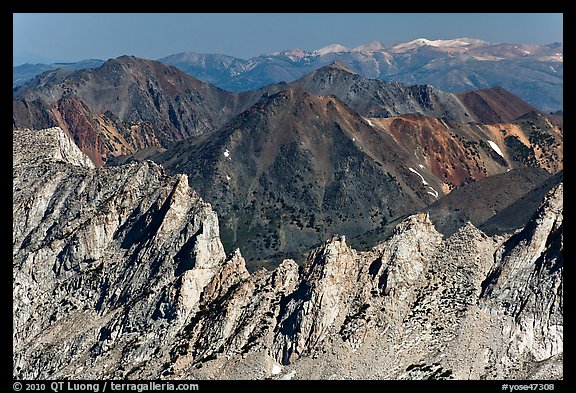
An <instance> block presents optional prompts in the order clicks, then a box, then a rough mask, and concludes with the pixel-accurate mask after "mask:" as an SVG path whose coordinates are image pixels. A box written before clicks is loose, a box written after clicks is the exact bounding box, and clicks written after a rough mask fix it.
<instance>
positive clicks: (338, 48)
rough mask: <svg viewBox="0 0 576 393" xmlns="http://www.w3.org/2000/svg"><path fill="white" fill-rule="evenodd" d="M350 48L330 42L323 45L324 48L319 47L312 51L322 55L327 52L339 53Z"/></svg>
mask: <svg viewBox="0 0 576 393" xmlns="http://www.w3.org/2000/svg"><path fill="white" fill-rule="evenodd" d="M349 51H350V49H348V48H346V47H345V46H342V45H340V44H332V45H328V46H325V47H324V48H320V49H318V50H315V51H314V54H316V55H319V56H324V55H327V54H328V53H341V52H349Z"/></svg>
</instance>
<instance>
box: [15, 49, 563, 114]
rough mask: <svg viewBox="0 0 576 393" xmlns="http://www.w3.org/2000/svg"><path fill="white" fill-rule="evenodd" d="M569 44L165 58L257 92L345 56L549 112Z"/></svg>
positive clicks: (382, 72)
mask: <svg viewBox="0 0 576 393" xmlns="http://www.w3.org/2000/svg"><path fill="white" fill-rule="evenodd" d="M563 51H564V46H563V44H562V43H552V44H549V45H530V44H506V43H489V42H486V41H482V40H478V39H471V38H458V39H452V40H428V39H416V40H413V41H410V42H402V43H397V44H394V45H385V44H383V43H381V42H378V41H374V42H371V43H369V44H365V45H359V46H358V47H356V48H346V47H344V46H342V45H337V44H335V45H328V46H326V47H324V48H321V49H318V50H315V51H311V52H308V51H304V50H300V49H289V50H284V51H280V52H276V53H270V54H264V55H260V56H257V57H253V58H250V59H239V58H235V57H232V56H227V55H222V54H198V53H189V52H187V53H178V54H174V55H170V56H167V57H165V58H162V59H159V61H160V62H162V63H164V64H167V65H172V66H175V67H177V68H179V69H180V70H182V71H184V72H186V73H187V74H189V75H190V76H192V77H194V78H197V79H200V80H202V81H204V82H207V83H210V84H213V85H215V86H218V87H220V88H222V89H225V90H229V91H235V92H240V91H250V90H255V89H258V88H261V87H264V86H266V85H270V84H275V83H278V82H281V81H285V82H292V81H294V80H296V79H299V78H301V77H303V76H305V75H306V74H309V73H310V72H312V71H314V70H316V69H319V68H321V67H324V66H326V65H329V64H330V63H332V62H333V61H340V62H342V63H343V64H345V65H346V66H347V67H349V68H350V69H351V70H354V71H355V72H357V73H358V74H360V75H362V76H364V77H367V78H373V79H379V80H382V81H389V82H400V83H403V84H406V85H415V84H428V85H432V86H434V87H436V88H437V89H440V90H443V91H448V92H453V93H454V92H461V91H466V90H478V89H484V88H491V87H495V86H501V87H503V88H504V89H506V90H508V91H511V92H512V93H513V94H515V95H517V96H519V97H521V98H522V99H523V100H525V101H527V102H529V103H530V104H532V105H534V106H536V107H537V108H540V109H542V110H544V111H546V112H547V113H548V112H554V111H557V110H561V109H563V74H564V66H563ZM102 63H103V61H102V60H84V61H80V62H77V63H67V64H23V65H20V66H16V67H14V68H13V82H12V83H13V87H17V86H20V85H22V84H24V83H25V82H26V81H28V80H29V79H32V78H33V77H34V76H35V75H37V74H39V73H41V72H44V71H47V70H53V69H56V68H64V69H72V70H74V69H81V68H95V67H97V66H99V65H100V64H102Z"/></svg>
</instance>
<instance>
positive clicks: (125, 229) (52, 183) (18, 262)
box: [13, 129, 225, 378]
mask: <svg viewBox="0 0 576 393" xmlns="http://www.w3.org/2000/svg"><path fill="white" fill-rule="evenodd" d="M67 140H68V139H67V137H66V135H65V134H64V133H63V132H62V131H61V130H59V129H52V130H44V131H41V132H26V131H23V132H14V140H13V142H14V180H13V190H14V194H13V218H14V227H13V245H14V260H13V267H14V288H13V289H14V321H13V323H14V353H15V357H14V375H15V376H18V377H19V378H45V377H54V378H57V377H63V376H84V377H94V378H103V377H106V376H109V377H112V376H114V375H116V376H121V375H125V374H126V373H128V372H130V370H129V369H126V370H121V369H120V368H118V367H117V366H118V365H119V364H120V363H117V366H115V367H111V368H108V367H110V366H108V364H112V363H114V362H121V363H122V362H126V364H132V365H135V364H138V363H139V361H140V360H141V359H146V358H148V357H151V356H153V354H154V352H155V351H156V350H157V349H158V348H160V347H161V345H160V343H161V342H162V341H164V340H168V339H169V337H170V336H171V335H173V334H174V333H172V332H175V331H177V330H178V326H179V320H180V319H185V318H186V316H187V315H188V314H189V313H190V312H193V311H194V310H195V308H196V305H197V303H198V300H199V297H200V293H201V292H202V290H203V288H204V286H206V285H207V284H208V283H209V281H210V279H211V278H212V275H213V274H214V273H215V268H216V267H217V266H220V265H221V263H222V262H223V261H224V259H225V256H224V251H223V248H222V245H221V243H220V240H219V237H218V219H217V217H216V214H215V213H214V212H213V211H212V209H211V208H210V205H208V204H206V203H205V202H203V201H202V200H201V199H200V198H199V197H198V195H197V194H196V193H195V192H194V191H192V190H191V189H190V188H189V187H188V182H187V179H186V177H185V176H173V177H168V176H167V175H166V174H165V173H164V171H163V170H162V168H161V167H159V166H157V165H155V164H153V163H149V162H146V163H141V164H136V165H135V164H131V165H126V166H123V167H121V168H100V169H94V168H93V166H92V164H91V163H90V162H89V161H86V160H87V158H86V156H84V155H83V154H82V153H81V152H80V151H79V150H78V148H77V147H76V145H74V143H72V142H71V141H69V140H68V142H63V141H67ZM24 149H26V151H24ZM191 271H194V273H193V274H190V272H191ZM110 362H112V363H110ZM84 367H86V368H84Z"/></svg>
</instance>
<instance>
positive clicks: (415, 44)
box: [392, 38, 488, 51]
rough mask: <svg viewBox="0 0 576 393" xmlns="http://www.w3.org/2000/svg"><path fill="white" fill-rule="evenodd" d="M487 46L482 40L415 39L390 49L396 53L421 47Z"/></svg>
mask: <svg viewBox="0 0 576 393" xmlns="http://www.w3.org/2000/svg"><path fill="white" fill-rule="evenodd" d="M485 44H488V43H487V42H485V41H482V40H476V39H470V38H456V39H453V40H429V39H426V38H417V39H415V40H412V41H409V42H402V43H400V44H396V45H394V46H393V47H392V48H393V49H394V50H396V51H403V50H410V49H416V48H419V47H421V46H434V47H437V48H438V47H444V48H457V47H460V48H461V47H466V46H479V45H485Z"/></svg>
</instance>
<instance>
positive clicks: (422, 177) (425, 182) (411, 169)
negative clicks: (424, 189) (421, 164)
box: [408, 167, 428, 186]
mask: <svg viewBox="0 0 576 393" xmlns="http://www.w3.org/2000/svg"><path fill="white" fill-rule="evenodd" d="M408 169H409V170H410V172H414V173H415V174H417V175H418V176H420V179H422V184H424V185H425V186H427V185H428V182H427V181H426V180H424V176H422V175H421V174H419V173H418V171H417V170H416V169H414V168H412V167H409V168H408Z"/></svg>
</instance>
